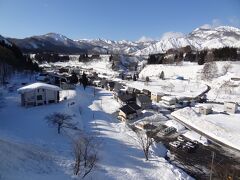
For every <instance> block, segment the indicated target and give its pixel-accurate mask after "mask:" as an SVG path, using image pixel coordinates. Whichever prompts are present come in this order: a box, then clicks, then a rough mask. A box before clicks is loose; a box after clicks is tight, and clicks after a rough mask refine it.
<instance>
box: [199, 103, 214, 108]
mask: <svg viewBox="0 0 240 180" xmlns="http://www.w3.org/2000/svg"><path fill="white" fill-rule="evenodd" d="M196 107H203V108H205V109H212V107H213V106H212V105H211V104H198V105H196Z"/></svg>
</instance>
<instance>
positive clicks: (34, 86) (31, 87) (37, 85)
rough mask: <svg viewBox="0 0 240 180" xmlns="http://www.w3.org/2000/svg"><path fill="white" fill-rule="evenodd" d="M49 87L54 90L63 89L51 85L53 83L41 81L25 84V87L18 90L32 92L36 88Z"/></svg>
mask: <svg viewBox="0 0 240 180" xmlns="http://www.w3.org/2000/svg"><path fill="white" fill-rule="evenodd" d="M40 88H41V89H48V90H53V91H61V90H62V89H61V88H60V87H58V86H54V85H51V84H46V83H40V82H37V83H33V84H30V85H27V86H24V87H21V88H19V89H18V90H17V91H18V92H19V93H25V92H30V91H32V90H34V89H40Z"/></svg>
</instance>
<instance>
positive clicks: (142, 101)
mask: <svg viewBox="0 0 240 180" xmlns="http://www.w3.org/2000/svg"><path fill="white" fill-rule="evenodd" d="M136 103H137V105H138V106H140V107H141V108H142V109H147V108H150V107H151V106H152V100H151V99H150V97H149V96H146V95H145V94H139V95H138V96H137V97H136Z"/></svg>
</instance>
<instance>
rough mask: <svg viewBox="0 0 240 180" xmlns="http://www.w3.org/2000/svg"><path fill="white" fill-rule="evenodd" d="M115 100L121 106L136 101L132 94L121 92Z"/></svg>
mask: <svg viewBox="0 0 240 180" xmlns="http://www.w3.org/2000/svg"><path fill="white" fill-rule="evenodd" d="M117 101H118V102H119V103H120V104H121V105H122V106H123V105H126V104H129V103H133V102H135V101H136V98H135V97H134V96H133V95H132V94H121V95H119V96H118V98H117Z"/></svg>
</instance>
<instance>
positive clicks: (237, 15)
mask: <svg viewBox="0 0 240 180" xmlns="http://www.w3.org/2000/svg"><path fill="white" fill-rule="evenodd" d="M204 24H209V25H211V26H218V25H231V26H235V27H240V0H166V1H161V0H0V34H1V35H3V36H7V37H17V38H24V37H28V36H32V35H41V34H46V33H48V32H56V33H60V34H63V35H66V36H67V37H69V38H72V39H82V38H89V39H94V38H106V39H113V40H120V39H127V40H137V39H139V38H140V37H142V36H145V37H150V38H153V39H159V38H160V37H161V36H162V34H163V33H165V32H182V33H189V32H191V31H192V30H193V29H195V28H197V27H199V26H202V25H204Z"/></svg>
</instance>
